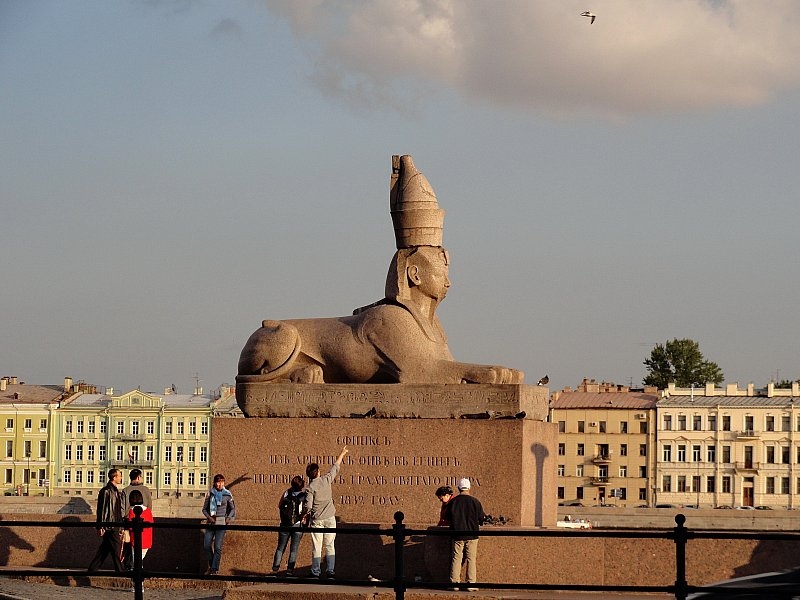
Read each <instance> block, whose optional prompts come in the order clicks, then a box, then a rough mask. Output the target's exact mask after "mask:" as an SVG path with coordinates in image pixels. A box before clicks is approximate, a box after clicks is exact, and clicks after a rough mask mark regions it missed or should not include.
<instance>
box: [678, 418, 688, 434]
mask: <svg viewBox="0 0 800 600" xmlns="http://www.w3.org/2000/svg"><path fill="white" fill-rule="evenodd" d="M678 430H679V431H686V415H678Z"/></svg>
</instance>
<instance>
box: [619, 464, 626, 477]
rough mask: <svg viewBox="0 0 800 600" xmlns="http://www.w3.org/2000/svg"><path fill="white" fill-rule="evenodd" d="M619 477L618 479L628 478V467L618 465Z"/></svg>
mask: <svg viewBox="0 0 800 600" xmlns="http://www.w3.org/2000/svg"><path fill="white" fill-rule="evenodd" d="M619 476H620V477H627V476H628V467H627V466H625V465H620V467H619Z"/></svg>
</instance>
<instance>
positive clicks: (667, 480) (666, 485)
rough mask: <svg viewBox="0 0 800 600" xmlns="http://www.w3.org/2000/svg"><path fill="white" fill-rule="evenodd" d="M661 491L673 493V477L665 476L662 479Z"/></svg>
mask: <svg viewBox="0 0 800 600" xmlns="http://www.w3.org/2000/svg"><path fill="white" fill-rule="evenodd" d="M661 491H662V492H671V491H672V475H664V476H662V477H661Z"/></svg>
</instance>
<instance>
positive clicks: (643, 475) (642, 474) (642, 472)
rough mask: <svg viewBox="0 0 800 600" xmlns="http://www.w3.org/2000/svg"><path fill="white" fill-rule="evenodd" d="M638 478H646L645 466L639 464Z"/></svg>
mask: <svg viewBox="0 0 800 600" xmlns="http://www.w3.org/2000/svg"><path fill="white" fill-rule="evenodd" d="M639 478H640V479H647V467H646V466H645V465H639Z"/></svg>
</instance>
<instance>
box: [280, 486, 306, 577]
mask: <svg viewBox="0 0 800 600" xmlns="http://www.w3.org/2000/svg"><path fill="white" fill-rule="evenodd" d="M291 485H292V487H290V488H289V489H288V490H286V491H285V492H283V494H282V495H281V498H280V500H278V513H279V514H280V517H281V527H286V528H287V529H286V530H281V531H279V532H278V546H277V548H275V558H273V559H272V572H273V573H275V572H276V571H278V569H280V568H281V560H283V553H284V552H285V550H286V545H287V544H288V543H289V538H291V540H292V545H291V546H290V547H289V562H288V563H287V565H286V576H287V577H294V565H295V563H296V562H297V551H298V550H299V548H300V540H302V539H303V526H304V525H305V521H306V515H307V513H306V510H305V501H306V493H305V491H303V487H304V486H305V481H304V480H303V477H302V476H301V475H295V476H294V477H292V483H291Z"/></svg>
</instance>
